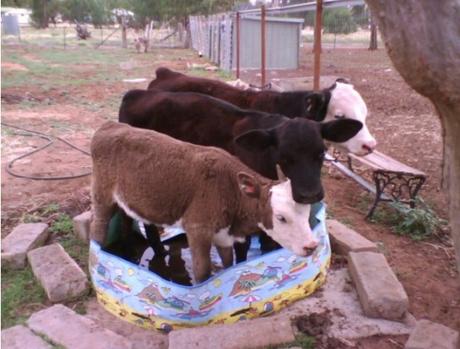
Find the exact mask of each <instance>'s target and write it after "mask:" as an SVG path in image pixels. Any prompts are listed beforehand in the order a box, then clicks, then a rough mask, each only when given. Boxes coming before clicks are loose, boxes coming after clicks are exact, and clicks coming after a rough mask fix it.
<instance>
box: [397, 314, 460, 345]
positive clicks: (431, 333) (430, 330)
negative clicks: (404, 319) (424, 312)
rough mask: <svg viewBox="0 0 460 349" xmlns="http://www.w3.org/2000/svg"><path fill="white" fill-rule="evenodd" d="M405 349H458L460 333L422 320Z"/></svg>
mask: <svg viewBox="0 0 460 349" xmlns="http://www.w3.org/2000/svg"><path fill="white" fill-rule="evenodd" d="M404 348H405V349H434V348H436V349H458V348H460V338H459V333H458V332H457V331H455V330H453V329H451V328H449V327H446V326H444V325H441V324H437V323H435V322H431V321H428V320H420V321H418V322H417V326H416V327H415V329H414V331H413V332H412V333H411V335H410V337H409V340H408V341H407V343H406V346H405V347H404Z"/></svg>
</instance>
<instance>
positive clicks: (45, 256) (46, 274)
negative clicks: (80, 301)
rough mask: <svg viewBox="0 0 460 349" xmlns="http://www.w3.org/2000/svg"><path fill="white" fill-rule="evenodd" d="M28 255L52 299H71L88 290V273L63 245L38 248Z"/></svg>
mask: <svg viewBox="0 0 460 349" xmlns="http://www.w3.org/2000/svg"><path fill="white" fill-rule="evenodd" d="M27 257H28V259H29V263H30V265H31V267H32V271H33V273H34V275H35V277H36V278H37V279H38V281H39V282H40V284H41V285H42V287H43V289H44V290H45V292H46V295H47V296H48V299H49V300H50V301H52V302H61V301H64V300H69V299H72V298H76V297H79V296H81V295H83V294H85V293H86V292H87V291H88V287H89V283H88V278H87V277H86V274H85V273H84V272H83V270H81V268H80V267H79V266H78V264H77V263H76V262H75V261H74V260H73V259H72V258H71V257H70V256H69V255H68V254H67V252H66V251H65V250H64V248H63V247H62V246H61V245H59V244H53V245H48V246H44V247H40V248H37V249H35V250H32V251H30V252H29V253H28V254H27Z"/></svg>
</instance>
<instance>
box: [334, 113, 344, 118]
mask: <svg viewBox="0 0 460 349" xmlns="http://www.w3.org/2000/svg"><path fill="white" fill-rule="evenodd" d="M335 118H336V119H345V115H344V114H342V115H336V116H335Z"/></svg>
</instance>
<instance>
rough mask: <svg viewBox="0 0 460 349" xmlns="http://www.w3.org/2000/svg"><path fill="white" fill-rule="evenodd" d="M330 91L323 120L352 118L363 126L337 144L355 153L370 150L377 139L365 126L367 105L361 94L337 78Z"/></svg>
mask: <svg viewBox="0 0 460 349" xmlns="http://www.w3.org/2000/svg"><path fill="white" fill-rule="evenodd" d="M330 92H331V99H330V101H329V106H328V108H327V114H326V118H325V121H330V120H336V119H352V120H358V121H361V122H362V124H363V128H362V129H361V131H359V132H358V134H357V135H356V136H354V137H353V138H351V139H349V140H348V141H346V142H343V143H340V144H339V145H340V146H342V147H344V148H345V149H346V150H347V151H349V152H351V153H354V154H357V155H366V154H368V153H370V152H372V151H373V150H374V148H375V147H376V145H377V141H376V140H375V138H374V137H373V136H372V135H371V134H370V132H369V129H368V128H367V126H366V117H367V106H366V103H365V102H364V100H363V98H362V97H361V95H360V94H359V93H358V91H356V90H355V89H354V87H353V85H351V84H349V83H347V82H345V81H344V80H338V81H337V82H336V83H335V84H334V85H332V86H331V87H330Z"/></svg>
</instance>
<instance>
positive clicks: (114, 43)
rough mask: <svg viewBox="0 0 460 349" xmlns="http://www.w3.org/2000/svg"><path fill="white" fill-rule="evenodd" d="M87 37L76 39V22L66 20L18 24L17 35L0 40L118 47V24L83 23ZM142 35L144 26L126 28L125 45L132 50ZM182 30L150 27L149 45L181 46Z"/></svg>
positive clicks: (183, 37)
mask: <svg viewBox="0 0 460 349" xmlns="http://www.w3.org/2000/svg"><path fill="white" fill-rule="evenodd" d="M86 27H87V29H88V31H89V32H90V37H89V38H87V39H85V40H82V39H79V37H78V35H77V31H76V26H75V25H74V24H69V23H59V24H57V25H50V26H49V27H48V28H46V29H40V30H37V29H35V28H34V27H32V26H29V25H23V26H20V28H19V33H18V35H8V34H7V35H5V34H4V35H2V44H17V43H20V42H26V43H27V42H30V43H36V44H37V45H41V46H45V47H55V48H66V49H67V48H69V49H72V48H77V47H81V46H88V47H95V48H99V47H109V48H110V47H112V48H116V47H122V44H123V38H122V30H121V26H120V25H110V26H102V27H98V28H95V27H94V26H92V25H86ZM140 37H145V31H144V30H135V29H132V28H128V29H127V31H126V39H127V40H126V41H127V48H128V49H132V50H136V40H137V39H138V38H140ZM184 43H185V30H184V29H182V28H178V27H173V26H169V25H167V24H165V25H162V26H159V27H157V28H154V29H152V31H151V33H150V40H149V47H150V48H161V47H164V48H173V47H184Z"/></svg>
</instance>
